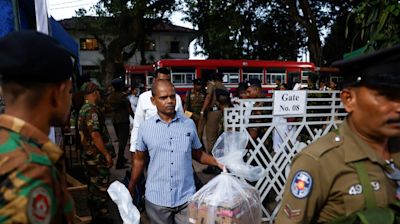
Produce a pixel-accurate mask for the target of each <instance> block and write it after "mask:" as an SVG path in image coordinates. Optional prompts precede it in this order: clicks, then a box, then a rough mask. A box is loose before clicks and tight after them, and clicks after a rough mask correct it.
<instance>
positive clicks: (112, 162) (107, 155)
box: [106, 153, 114, 168]
mask: <svg viewBox="0 0 400 224" xmlns="http://www.w3.org/2000/svg"><path fill="white" fill-rule="evenodd" d="M106 161H107V167H108V168H111V167H112V166H113V165H114V161H113V159H112V157H111V155H110V153H107V154H106Z"/></svg>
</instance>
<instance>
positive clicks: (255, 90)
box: [246, 86, 259, 99]
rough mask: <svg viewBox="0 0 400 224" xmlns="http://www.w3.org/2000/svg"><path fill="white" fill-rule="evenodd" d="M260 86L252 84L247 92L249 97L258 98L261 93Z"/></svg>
mask: <svg viewBox="0 0 400 224" xmlns="http://www.w3.org/2000/svg"><path fill="white" fill-rule="evenodd" d="M258 89H259V88H257V87H254V86H250V87H249V88H247V90H246V94H247V98H250V99H253V98H257V97H258V95H259V90H258Z"/></svg>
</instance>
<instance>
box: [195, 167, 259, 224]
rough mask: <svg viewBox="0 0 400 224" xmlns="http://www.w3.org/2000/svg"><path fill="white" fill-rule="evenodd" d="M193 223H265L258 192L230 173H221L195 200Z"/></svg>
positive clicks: (202, 189) (198, 193)
mask: <svg viewBox="0 0 400 224" xmlns="http://www.w3.org/2000/svg"><path fill="white" fill-rule="evenodd" d="M189 223H195V224H211V223H212V224H234V223H235V224H239V223H243V224H244V223H246V224H248V223H251V224H253V223H254V224H256V223H261V201H260V196H259V194H258V191H257V190H256V189H255V188H254V187H252V186H251V185H249V184H248V183H246V182H244V181H242V180H239V179H237V178H236V177H234V176H232V175H231V174H229V173H221V174H220V175H218V176H217V177H215V178H214V179H212V180H211V181H210V182H208V183H207V184H206V185H205V186H204V187H202V188H201V189H200V190H199V191H198V192H196V194H195V195H193V197H192V198H191V200H190V202H189Z"/></svg>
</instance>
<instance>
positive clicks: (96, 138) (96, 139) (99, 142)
mask: <svg viewBox="0 0 400 224" xmlns="http://www.w3.org/2000/svg"><path fill="white" fill-rule="evenodd" d="M90 136H91V137H92V140H93V143H94V145H95V146H96V148H97V149H98V150H99V151H100V152H101V154H103V155H104V157H105V158H106V161H107V166H108V167H112V166H113V160H112V157H111V155H110V153H108V152H107V149H106V147H105V145H104V142H103V139H102V138H101V135H100V132H98V131H93V132H91V133H90Z"/></svg>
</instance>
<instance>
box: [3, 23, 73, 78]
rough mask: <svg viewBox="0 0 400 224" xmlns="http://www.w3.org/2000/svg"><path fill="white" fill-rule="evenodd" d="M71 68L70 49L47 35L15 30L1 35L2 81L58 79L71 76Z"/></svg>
mask: <svg viewBox="0 0 400 224" xmlns="http://www.w3.org/2000/svg"><path fill="white" fill-rule="evenodd" d="M72 71H73V65H72V58H71V55H70V53H69V52H68V51H67V50H66V49H65V48H63V47H62V46H61V45H60V44H58V43H57V42H56V40H54V39H53V38H52V37H50V36H48V35H45V34H42V33H39V32H36V31H18V32H12V33H9V34H8V35H6V36H5V37H3V38H1V39H0V74H1V79H2V80H3V81H18V82H22V83H24V82H42V83H58V82H61V81H65V80H68V79H69V78H71V75H72Z"/></svg>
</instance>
